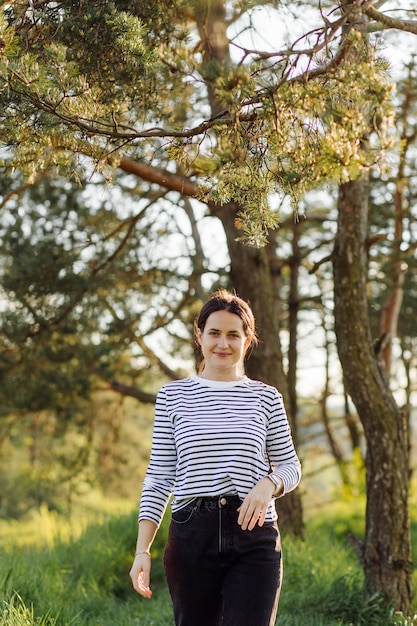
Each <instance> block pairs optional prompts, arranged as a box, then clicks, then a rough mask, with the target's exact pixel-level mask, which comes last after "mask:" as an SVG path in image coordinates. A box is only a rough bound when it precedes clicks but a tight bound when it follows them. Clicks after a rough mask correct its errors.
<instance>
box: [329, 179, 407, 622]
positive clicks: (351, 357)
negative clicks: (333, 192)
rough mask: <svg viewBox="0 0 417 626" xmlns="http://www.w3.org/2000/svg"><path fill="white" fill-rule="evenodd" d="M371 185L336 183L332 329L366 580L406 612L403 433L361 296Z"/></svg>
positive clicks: (360, 181)
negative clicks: (347, 404) (351, 441)
mask: <svg viewBox="0 0 417 626" xmlns="http://www.w3.org/2000/svg"><path fill="white" fill-rule="evenodd" d="M368 193H369V182H368V178H365V177H363V178H361V179H358V180H356V181H353V182H348V183H346V184H343V185H342V186H341V187H340V192H339V207H338V209H339V216H338V230H337V235H336V240H335V248H334V258H333V263H334V297H335V329H336V337H337V347H338V352H339V357H340V361H341V364H342V368H343V372H344V378H345V383H346V388H347V392H348V393H349V395H350V396H351V398H352V400H353V402H354V404H355V406H356V409H357V411H358V415H359V418H360V420H361V422H362V425H363V429H364V434H365V439H366V445H367V451H366V461H365V463H366V474H367V476H366V491H367V507H366V532H365V541H364V544H363V547H362V558H363V565H364V570H365V577H366V584H367V588H368V589H369V591H371V592H380V593H381V594H382V595H383V596H384V597H385V599H386V600H387V601H388V602H390V603H392V604H393V605H394V607H395V608H396V609H398V610H401V611H403V612H404V613H405V614H409V613H410V611H411V597H412V594H411V558H410V531H409V518H408V485H409V458H408V457H409V453H408V433H407V426H406V423H405V419H404V416H403V415H402V413H401V411H400V410H399V408H398V407H397V405H396V403H395V401H394V398H393V396H392V393H391V391H390V389H389V386H388V381H387V379H386V376H385V373H384V368H383V367H381V366H380V365H379V363H378V360H377V358H376V356H375V354H374V351H373V348H372V338H371V332H370V325H369V319H368V305H367V298H366V283H367V251H366V239H367V231H368V228H367V226H368V225H367V220H368Z"/></svg>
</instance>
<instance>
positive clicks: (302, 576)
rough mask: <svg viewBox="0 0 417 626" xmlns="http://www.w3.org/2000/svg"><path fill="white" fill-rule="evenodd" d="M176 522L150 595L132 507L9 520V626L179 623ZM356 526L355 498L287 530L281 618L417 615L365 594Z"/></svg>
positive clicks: (324, 622) (342, 624)
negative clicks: (139, 582) (299, 536)
mask: <svg viewBox="0 0 417 626" xmlns="http://www.w3.org/2000/svg"><path fill="white" fill-rule="evenodd" d="M167 522H168V520H166V522H165V523H164V525H163V527H162V528H161V531H160V533H159V534H158V538H157V541H156V543H155V544H154V548H153V578H152V588H153V592H154V597H153V598H152V600H150V601H147V600H144V599H142V598H140V597H139V596H138V595H137V594H136V593H135V592H134V591H133V590H132V588H131V585H130V579H129V578H128V571H129V569H130V564H131V557H132V551H133V548H134V545H135V539H136V511H134V510H133V511H132V510H131V508H129V507H128V508H126V507H125V508H123V507H119V510H118V511H117V512H116V513H115V512H112V513H109V512H106V511H103V510H102V509H101V511H100V512H99V513H98V512H97V510H92V511H90V512H89V513H88V512H87V511H84V512H82V511H80V512H78V513H77V516H76V517H74V518H73V519H67V518H65V517H62V516H58V515H57V514H53V513H50V512H47V511H45V510H43V511H39V512H38V513H36V514H35V515H33V516H32V517H31V518H30V519H28V520H25V521H19V522H5V521H3V522H1V521H0V541H1V546H2V547H1V557H0V586H1V609H0V625H1V626H75V625H77V626H173V618H172V612H171V604H170V601H169V596H168V592H167V589H166V585H165V581H164V576H163V570H162V564H161V556H162V551H163V546H164V541H165V537H166V530H167ZM415 530H416V529H414V528H413V532H414V531H415ZM349 531H351V532H354V533H356V534H358V535H360V534H361V533H362V531H363V527H362V520H361V516H360V515H359V514H356V515H355V513H354V512H352V508H351V507H349V506H347V505H345V506H344V507H339V508H333V509H332V510H331V511H329V510H326V512H325V513H321V514H317V515H315V516H314V517H313V518H311V519H310V520H309V522H308V526H307V534H306V540H305V541H304V542H301V541H293V540H291V539H290V538H288V537H284V586H283V591H282V594H281V603H280V611H279V615H278V618H277V622H276V623H277V625H278V626H356V625H363V626H373V625H378V626H391V625H392V626H394V625H397V626H398V625H400V624H401V625H408V626H411V625H414V624H417V618H415V619H414V620H413V619H409V620H405V619H403V618H401V616H399V615H394V614H392V613H391V612H389V611H387V610H386V609H385V608H384V607H383V606H382V603H381V602H380V599H379V598H378V597H372V598H369V597H368V598H367V597H365V596H364V595H363V593H362V583H363V578H362V572H361V568H360V566H359V564H358V562H357V559H356V556H355V553H354V552H353V550H352V549H351V548H350V547H349V544H348V542H347V533H348V532H349ZM196 626H198V624H196ZM254 626H256V625H255V624H254Z"/></svg>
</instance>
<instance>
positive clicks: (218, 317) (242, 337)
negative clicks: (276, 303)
mask: <svg viewBox="0 0 417 626" xmlns="http://www.w3.org/2000/svg"><path fill="white" fill-rule="evenodd" d="M195 336H196V340H197V343H198V344H199V346H200V349H201V353H202V356H203V361H202V362H201V364H200V367H199V373H200V375H201V377H202V378H208V379H212V380H224V381H231V380H239V379H240V378H241V376H240V375H239V366H240V364H241V362H242V361H243V359H244V357H245V355H246V352H247V350H248V349H249V347H251V346H254V345H255V344H256V342H257V339H256V332H255V319H254V317H253V314H252V311H251V309H250V307H249V306H248V305H247V303H246V302H244V301H243V300H240V298H236V296H233V295H231V294H229V293H228V292H227V291H225V290H220V291H218V292H217V293H216V294H214V295H213V297H212V298H210V300H209V301H208V302H207V303H206V304H205V305H204V306H203V308H202V309H201V312H200V315H199V316H198V320H197V321H196V328H195Z"/></svg>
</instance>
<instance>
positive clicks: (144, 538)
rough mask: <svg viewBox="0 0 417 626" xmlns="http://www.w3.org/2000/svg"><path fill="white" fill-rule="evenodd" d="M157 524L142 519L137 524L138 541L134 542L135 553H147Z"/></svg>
mask: <svg viewBox="0 0 417 626" xmlns="http://www.w3.org/2000/svg"><path fill="white" fill-rule="evenodd" d="M157 530H158V526H157V524H155V522H151V520H148V519H142V520H140V522H139V529H138V539H137V542H136V553H140V552H149V551H150V549H151V545H152V542H153V540H154V539H155V535H156V531H157Z"/></svg>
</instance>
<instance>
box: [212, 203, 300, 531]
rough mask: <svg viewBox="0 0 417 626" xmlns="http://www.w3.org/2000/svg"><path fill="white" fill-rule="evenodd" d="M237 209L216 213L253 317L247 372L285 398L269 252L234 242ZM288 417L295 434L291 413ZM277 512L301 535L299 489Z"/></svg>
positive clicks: (287, 528) (283, 522)
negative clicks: (254, 344)
mask: <svg viewBox="0 0 417 626" xmlns="http://www.w3.org/2000/svg"><path fill="white" fill-rule="evenodd" d="M239 210H240V207H239V206H236V205H234V204H230V205H225V206H222V207H219V209H218V211H217V212H216V214H217V216H218V217H219V218H220V220H221V222H222V224H223V227H224V230H225V233H226V238H227V243H228V248H229V254H230V259H231V272H230V277H231V280H232V284H233V287H234V288H235V289H236V291H237V293H238V294H239V295H240V296H241V297H242V298H244V299H245V300H248V301H249V302H250V304H251V307H252V309H253V313H254V315H255V318H256V325H257V330H258V336H259V345H258V347H257V348H256V349H255V350H254V351H253V353H252V354H251V356H250V358H249V359H248V361H247V363H246V371H247V373H248V375H249V376H250V377H251V378H255V379H258V380H262V381H264V382H265V383H268V384H270V385H273V386H274V387H277V388H278V389H279V391H280V393H282V395H283V397H284V400H285V399H286V398H287V397H288V386H287V379H286V376H285V373H284V368H283V358H282V350H281V342H280V338H279V326H278V320H277V316H276V307H275V301H274V292H273V286H272V280H271V273H270V269H269V261H268V254H267V250H266V248H252V247H249V246H244V245H242V244H241V243H239V242H237V241H236V238H237V237H238V236H239V234H240V233H239V232H238V230H237V229H236V227H235V218H236V215H237V213H238V212H239ZM288 419H289V422H290V425H291V428H292V429H293V434H294V431H295V429H294V428H293V424H292V419H291V414H290V412H289V413H288ZM295 443H296V442H295ZM277 511H278V515H279V521H280V527H281V528H282V530H283V531H284V532H287V533H290V534H292V535H294V536H298V537H302V536H303V535H304V524H303V513H302V505H301V497H300V494H299V492H298V491H292V492H291V493H290V494H288V495H287V496H285V498H283V499H282V500H280V499H279V500H277Z"/></svg>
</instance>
